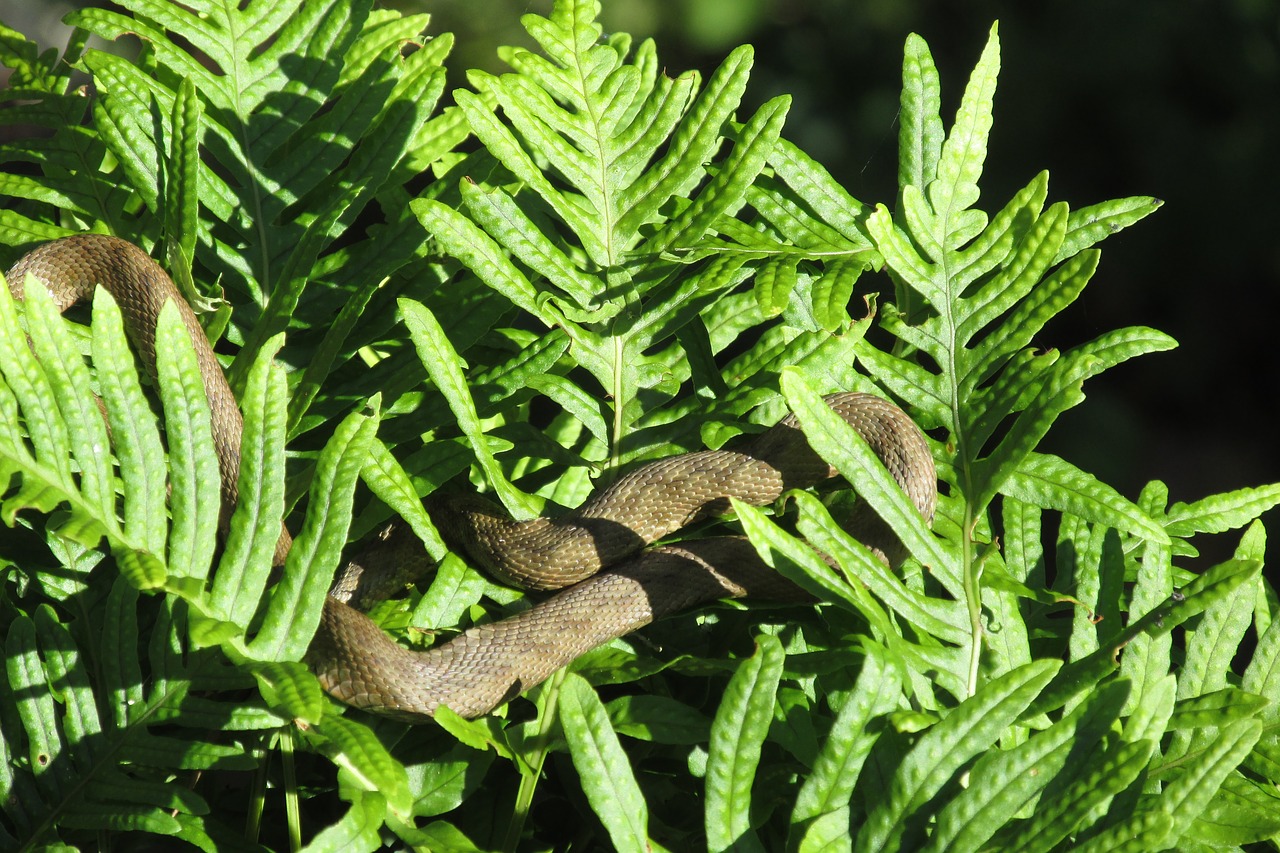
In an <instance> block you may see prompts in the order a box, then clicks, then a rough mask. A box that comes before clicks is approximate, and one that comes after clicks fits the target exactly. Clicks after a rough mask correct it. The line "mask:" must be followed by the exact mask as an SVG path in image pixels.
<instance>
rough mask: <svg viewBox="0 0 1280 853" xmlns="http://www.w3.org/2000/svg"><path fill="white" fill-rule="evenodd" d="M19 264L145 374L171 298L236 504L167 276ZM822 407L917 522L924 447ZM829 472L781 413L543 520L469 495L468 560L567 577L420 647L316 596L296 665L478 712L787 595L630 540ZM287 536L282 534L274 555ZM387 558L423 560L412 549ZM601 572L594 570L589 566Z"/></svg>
mask: <svg viewBox="0 0 1280 853" xmlns="http://www.w3.org/2000/svg"><path fill="white" fill-rule="evenodd" d="M28 273H30V274H32V275H34V276H35V277H36V278H38V279H40V280H41V281H43V282H44V283H45V285H46V286H47V287H48V288H49V289H50V291H51V293H52V294H53V295H54V298H55V301H56V303H57V305H58V306H59V308H60V309H62V310H65V309H66V308H67V307H69V306H70V305H72V304H73V303H75V302H76V301H78V300H80V299H83V298H86V297H88V296H89V295H91V294H92V291H93V288H94V286H95V285H101V286H102V287H104V288H105V289H106V290H108V291H109V292H110V293H111V295H112V296H113V297H114V298H115V300H116V302H117V303H118V304H119V305H120V307H121V310H122V312H123V314H124V317H125V324H126V330H127V331H128V334H129V336H130V338H131V340H132V341H133V343H134V346H135V347H136V348H137V349H138V350H139V352H140V353H141V355H142V357H143V360H144V362H145V363H146V364H147V367H148V369H149V370H154V365H155V327H156V321H157V319H158V317H159V312H160V309H161V307H163V305H164V303H165V302H166V301H169V300H172V301H173V302H174V303H175V304H176V305H177V307H178V309H179V311H180V313H181V315H182V319H183V322H184V324H185V325H186V328H187V330H188V331H189V333H190V335H191V339H192V342H193V344H194V346H195V350H196V357H197V359H198V361H199V364H200V369H201V374H202V377H203V380H204V385H205V391H206V393H207V394H208V397H209V402H210V408H211V410H212V413H213V415H212V416H213V434H214V441H215V443H216V445H217V448H218V459H219V464H220V466H221V473H222V482H223V497H224V501H225V502H226V503H227V504H230V503H231V502H233V501H234V500H235V484H236V479H237V474H238V470H239V453H240V433H241V429H242V419H241V416H240V411H239V409H238V408H237V405H236V402H235V398H234V396H233V395H232V393H231V389H230V388H229V387H228V385H227V382H226V379H225V377H224V376H223V374H222V371H221V369H220V368H219V367H218V363H217V361H216V359H215V358H214V355H213V351H212V349H211V348H210V346H209V343H208V340H207V339H206V337H205V335H204V332H203V330H202V329H201V327H200V325H199V322H198V321H197V319H196V317H195V315H194V313H193V312H192V311H191V309H190V307H189V306H188V305H187V303H186V301H185V300H184V299H183V298H182V297H181V296H180V295H179V293H178V291H177V288H176V287H175V286H174V284H173V282H172V281H171V280H170V278H169V276H168V275H167V274H166V273H165V272H164V271H163V270H162V269H161V268H160V267H159V266H158V265H157V264H156V263H155V262H154V261H153V260H152V259H151V258H150V256H148V255H147V254H146V253H145V252H143V251H142V250H141V249H139V248H138V247H136V246H134V245H133V244H132V243H128V242H126V241H124V240H120V239H117V238H114V237H106V236H101V235H80V236H75V237H66V238H63V239H61V240H56V241H54V242H51V243H47V244H45V245H43V246H40V247H38V248H37V249H35V250H33V251H32V252H30V253H29V254H27V255H26V256H24V257H23V258H22V259H21V260H19V261H18V263H17V264H16V265H15V266H14V267H13V268H12V269H11V270H10V271H9V273H8V274H7V275H6V279H7V280H8V282H9V287H10V288H11V289H12V291H13V293H14V295H15V296H16V297H18V298H21V296H22V293H23V289H22V288H23V280H24V278H25V276H26V275H27V274H28ZM826 400H827V403H828V404H829V405H830V406H831V407H832V408H833V409H834V410H835V411H836V412H838V413H839V414H840V415H841V416H842V417H844V418H845V419H846V420H847V421H849V423H851V424H852V425H853V426H854V427H855V429H857V430H858V432H859V433H861V434H862V436H863V437H864V438H865V439H866V440H867V442H868V443H869V444H870V445H871V447H872V448H873V449H874V450H875V451H876V453H877V454H878V455H879V456H880V458H881V460H882V461H883V462H884V463H885V466H886V467H887V468H888V469H889V471H890V472H891V473H892V474H893V475H894V477H895V478H896V479H897V481H898V483H899V484H900V485H901V486H902V488H903V490H904V491H905V492H906V493H907V495H908V496H909V497H910V498H911V500H912V501H913V502H914V503H915V505H916V507H917V508H918V509H919V510H920V512H921V514H922V515H923V516H924V517H925V518H926V519H927V520H929V521H932V518H933V510H934V504H935V501H936V488H937V482H936V475H935V472H934V466H933V460H932V457H931V455H930V453H929V448H928V445H927V444H926V443H925V441H924V437H923V436H922V435H921V433H920V431H919V429H918V428H917V427H916V426H915V424H914V423H913V422H912V421H911V420H910V418H908V417H907V416H906V414H904V413H903V412H902V411H901V410H900V409H898V408H897V407H896V406H894V405H893V404H891V403H889V402H887V401H885V400H882V399H880V398H878V397H874V396H871V395H867V394H853V393H846V394H834V395H831V396H829V397H827V398H826ZM831 474H832V471H831V470H830V468H829V467H828V466H827V464H826V463H825V462H823V461H822V460H821V459H819V458H818V456H817V454H815V453H814V452H813V451H812V450H810V449H809V447H808V445H807V444H806V443H805V441H804V438H803V435H802V434H801V433H800V431H799V429H798V427H797V425H796V421H795V419H794V417H788V418H785V419H784V420H783V421H781V422H779V423H778V424H777V425H776V426H775V427H773V428H772V429H770V430H768V431H767V432H765V433H763V434H761V435H760V436H758V437H756V439H755V440H754V441H753V442H751V443H750V444H749V445H748V446H747V447H745V448H743V449H740V450H736V451H728V450H718V451H703V452H697V453H687V454H683V455H681V456H673V457H670V458H668V459H662V460H659V461H657V462H653V463H650V464H648V465H646V466H643V467H641V468H638V469H636V470H634V471H632V472H630V473H629V474H627V475H626V476H624V477H622V478H620V479H619V480H617V481H616V482H615V483H613V485H611V486H610V487H608V488H606V489H604V490H602V491H601V492H600V493H599V494H598V495H597V496H596V497H594V498H593V499H592V500H590V501H589V502H588V503H587V504H585V505H584V506H583V507H581V508H579V509H578V510H575V511H574V512H572V513H569V514H567V515H566V516H564V517H562V518H558V519H534V520H533V521H529V522H520V523H517V522H513V521H511V520H510V519H509V518H506V517H505V516H504V515H502V514H501V513H499V512H497V511H495V510H492V509H486V508H485V507H483V506H481V505H479V504H477V505H474V506H473V505H472V503H471V501H469V500H468V501H463V502H460V504H459V505H457V506H454V507H452V508H447V511H445V512H444V513H443V517H441V518H440V519H439V521H440V523H441V524H442V526H444V527H445V528H447V529H449V530H450V531H452V533H453V534H454V536H455V537H456V538H457V539H458V540H460V541H461V542H462V543H463V544H464V546H465V547H466V550H467V551H468V552H469V553H470V554H471V556H472V557H473V559H475V560H476V561H477V562H479V563H481V564H482V565H484V566H485V567H486V568H488V569H489V570H490V571H491V572H492V573H494V574H495V575H497V576H498V577H499V578H500V579H502V580H506V581H510V582H514V583H519V584H520V585H522V586H526V587H532V588H537V589H559V588H561V587H568V589H565V590H564V591H562V592H560V593H559V594H557V595H555V596H553V597H551V598H549V599H547V600H545V601H543V602H542V603H540V604H538V605H537V606H535V607H533V608H532V609H530V610H527V611H525V612H523V613H520V614H518V615H516V616H513V617H511V618H508V619H506V620H503V621H501V622H495V623H491V624H486V625H481V626H479V627H475V628H472V629H470V630H468V631H466V632H464V633H463V634H461V635H459V636H458V637H456V638H455V639H453V640H451V641H450V642H448V643H445V644H443V645H440V646H438V647H436V648H433V649H430V650H429V651H426V652H413V651H409V650H408V649H405V648H402V647H401V646H399V645H397V644H396V643H394V642H393V641H392V640H391V639H390V637H388V636H387V635H386V634H385V633H383V632H382V630H381V629H379V628H378V627H377V625H375V624H374V623H373V622H372V621H371V620H370V619H369V618H368V617H367V616H365V615H364V614H363V613H361V612H360V611H358V610H356V609H354V608H353V607H351V606H349V605H348V604H346V603H345V602H344V601H342V600H339V598H338V597H335V595H337V594H338V593H337V592H335V594H331V595H330V597H329V598H328V599H327V600H326V602H325V607H324V613H323V616H322V619H321V623H320V627H319V629H318V630H317V632H316V636H315V639H314V640H313V641H312V645H311V649H310V651H309V652H308V654H307V662H308V663H309V664H310V666H311V667H312V668H313V670H314V671H315V672H316V675H317V676H318V677H319V679H320V681H321V683H322V684H323V685H324V687H325V689H326V690H328V691H329V692H330V694H332V695H333V696H335V697H336V698H338V699H340V700H342V701H344V702H347V703H349V704H351V705H355V706H358V707H361V708H365V709H367V710H370V711H373V712H376V713H381V714H384V715H388V716H393V717H398V718H401V719H407V720H412V721H418V720H421V719H423V718H426V717H429V716H430V715H432V714H433V713H434V712H435V710H436V708H437V707H439V706H440V705H447V706H448V707H449V708H451V709H452V710H453V711H455V712H457V713H459V714H461V715H463V716H478V715H480V714H484V713H487V712H488V711H490V710H492V709H493V708H494V707H496V706H497V705H499V704H501V703H502V702H504V701H506V700H507V699H510V698H511V697H513V696H515V695H517V694H518V693H520V692H522V691H524V690H527V689H529V688H530V687H533V686H534V685H536V684H538V683H539V682H541V681H542V680H543V679H545V678H546V677H547V676H549V675H550V674H551V673H553V672H555V671H556V670H557V669H559V668H560V667H562V666H564V665H565V664H567V663H568V662H570V661H572V660H573V659H574V658H576V657H578V656H579V655H581V654H583V653H585V652H586V651H589V650H590V649H593V648H595V647H596V646H599V645H600V644H602V643H605V642H607V641H609V640H611V639H613V638H615V637H618V636H621V635H623V634H626V633H628V632H630V631H633V630H635V629H636V628H639V627H641V626H642V625H645V624H648V623H649V622H652V621H653V620H655V619H658V618H660V617H662V616H664V615H666V614H669V613H672V612H675V611H678V610H682V609H685V608H688V607H690V606H693V605H695V604H698V603H700V602H705V601H708V600H711V599H716V598H725V597H738V596H742V595H746V594H752V595H760V596H766V597H783V598H785V597H794V596H795V595H796V590H795V589H794V588H793V587H791V586H790V585H789V584H788V583H787V582H786V581H784V580H782V579H781V578H779V577H778V576H776V575H775V574H773V573H772V572H770V571H769V570H767V569H766V568H765V567H764V566H763V564H762V563H761V562H760V561H759V559H758V558H757V557H756V555H755V551H754V550H753V549H752V548H751V546H750V545H749V544H748V543H747V542H746V541H745V540H743V539H740V538H717V539H703V540H696V541H690V542H685V543H682V544H680V545H669V546H665V547H661V548H657V549H653V550H649V551H643V549H644V548H645V547H646V546H648V545H649V544H650V543H652V542H653V541H655V540H657V539H659V538H661V537H663V536H666V535H667V534H669V533H672V532H674V531H675V530H678V529H679V528H681V527H683V526H684V525H686V524H688V523H690V522H692V521H694V520H695V519H697V518H701V517H704V516H706V515H711V514H715V513H718V512H723V511H724V510H725V509H727V508H728V503H729V498H730V497H737V498H739V499H741V500H743V501H746V502H749V503H754V504H764V503H768V502H771V501H773V500H775V499H776V498H777V497H778V496H779V495H781V494H782V492H783V491H784V490H786V489H789V488H797V487H804V486H808V485H812V484H814V483H815V482H817V481H819V480H821V479H823V478H825V477H829V476H831ZM857 533H858V535H859V537H860V538H862V539H863V541H864V543H865V544H867V545H868V546H869V547H872V548H873V549H875V550H877V551H879V552H880V553H881V554H882V555H883V556H884V557H885V558H886V559H887V560H889V561H891V562H895V561H896V560H897V559H900V558H901V556H902V555H901V553H900V546H899V544H898V543H897V541H896V538H895V537H894V536H893V535H892V533H891V532H890V531H886V530H884V529H883V525H880V524H876V523H874V522H868V523H867V524H865V525H864V526H863V528H861V529H859V530H858V531H857ZM291 542H292V540H291V538H290V536H289V533H288V532H287V531H284V530H282V532H281V536H280V541H279V543H278V545H277V554H276V556H277V559H278V560H282V559H283V557H284V555H285V554H287V553H288V549H289V547H290V545H291ZM406 550H407V549H403V548H402V549H401V552H402V556H401V557H398V558H397V559H408V560H416V561H419V562H421V561H423V560H425V557H424V556H423V555H421V553H420V548H417V549H412V555H404V552H405V551H406ZM606 567H610V568H608V570H607V571H601V570H602V569H604V568H606ZM362 571H363V570H362V569H361V567H360V566H358V565H352V566H349V567H348V569H347V570H346V571H345V572H344V573H343V576H342V577H340V578H339V582H338V583H337V584H335V591H336V590H344V592H343V593H342V594H343V595H345V594H347V593H349V592H350V591H351V589H352V588H353V587H354V586H356V585H357V584H356V582H355V580H353V579H355V578H358V576H359V575H360V573H361V572H362Z"/></svg>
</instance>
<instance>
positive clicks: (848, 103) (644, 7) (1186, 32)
mask: <svg viewBox="0 0 1280 853" xmlns="http://www.w3.org/2000/svg"><path fill="white" fill-rule="evenodd" d="M58 5H59V4H57V3H51V2H50V3H41V2H32V0H0V21H3V22H5V23H6V24H8V25H9V26H11V27H14V28H16V29H21V30H23V31H24V32H28V33H30V32H34V31H35V30H34V25H30V26H29V25H27V24H26V23H25V18H26V16H28V15H33V14H35V15H40V16H43V17H44V19H45V20H46V22H47V21H48V20H50V19H52V20H54V21H56V19H57V18H58V17H59V16H60V14H61V11H65V9H63V10H61V11H59V10H58ZM63 5H69V4H63ZM393 5H396V6H398V7H399V8H401V9H403V10H405V11H430V12H431V13H432V14H433V16H434V17H433V21H432V26H431V31H432V32H437V33H438V32H445V31H449V32H454V33H455V34H456V35H457V37H458V45H457V47H456V48H455V52H454V54H453V57H452V59H451V60H450V67H451V68H452V69H453V72H452V73H453V78H452V81H451V82H452V85H454V86H458V85H465V75H464V73H463V70H464V69H466V68H468V67H482V68H485V69H486V70H490V71H500V70H501V69H502V65H501V63H500V62H499V61H498V60H497V59H496V57H495V56H494V53H493V47H494V46H495V45H497V44H529V41H528V39H527V36H526V35H525V34H524V32H523V31H522V30H521V29H520V26H519V15H520V14H523V13H524V12H529V11H532V12H537V13H539V14H545V13H546V12H547V11H548V10H549V8H550V5H551V4H550V2H528V0H524V2H513V1H512V0H397V2H395V3H394V4H393ZM604 10H605V11H604V21H605V24H606V26H607V27H608V28H610V29H613V30H623V31H627V32H631V33H632V34H633V35H635V36H637V37H645V36H654V37H655V38H656V40H657V43H658V47H659V55H660V57H661V58H662V60H663V62H664V64H665V66H666V67H667V69H669V71H670V72H671V73H673V74H674V73H677V72H679V71H682V70H684V69H687V68H698V69H701V70H703V71H704V72H709V71H711V70H712V69H713V68H714V67H715V66H716V65H717V64H718V63H719V62H720V60H721V59H722V58H723V56H724V55H725V53H727V52H728V51H729V50H730V49H731V48H732V47H734V46H736V45H737V44H740V43H743V42H749V43H751V44H753V45H754V46H755V48H756V65H755V69H754V72H753V74H752V80H751V84H750V87H749V89H748V99H749V101H750V103H749V104H748V107H751V108H753V107H754V106H755V105H757V104H759V103H761V102H763V101H765V100H767V99H768V98H770V97H773V96H774V95H777V94H782V93H789V94H791V95H792V96H793V98H794V102H793V106H792V109H791V113H790V118H789V119H788V123H787V129H786V131H785V134H786V135H787V136H788V138H790V139H792V140H793V141H795V142H796V143H797V144H799V145H800V146H801V147H802V148H804V149H805V150H806V151H808V152H809V153H810V154H811V155H813V156H814V157H816V158H817V159H818V160H819V161H820V162H822V163H823V164H825V165H826V166H827V167H828V168H829V169H830V170H831V172H832V173H833V175H834V176H835V177H836V179H837V180H839V181H840V182H841V183H843V184H844V185H845V186H846V187H847V188H848V189H849V190H850V192H851V193H852V194H853V195H854V196H855V197H857V198H860V199H862V200H864V201H884V202H891V201H892V199H893V197H894V195H895V186H894V182H895V176H896V172H897V165H896V145H897V132H898V128H897V124H896V121H895V115H896V112H897V98H898V90H899V87H900V80H901V59H902V47H903V42H904V40H905V38H906V36H907V34H908V33H910V32H916V33H919V34H920V35H922V36H923V37H924V38H925V39H926V40H927V41H928V43H929V45H930V47H931V49H932V52H933V55H934V58H935V60H936V62H937V64H938V67H939V71H940V74H941V79H942V86H943V93H942V94H943V102H944V121H945V122H946V123H947V124H949V123H950V116H951V114H952V113H953V112H954V109H955V106H956V104H957V103H958V100H959V97H960V93H961V91H962V90H963V87H964V85H965V82H966V80H967V77H968V73H969V70H970V69H971V68H972V66H973V63H974V62H976V60H977V58H978V55H979V53H980V51H981V49H982V46H983V44H984V42H985V40H986V37H987V31H988V29H989V28H990V26H991V24H992V23H993V21H995V20H997V19H998V20H999V33H1000V41H1001V53H1002V71H1001V76H1000V83H999V88H998V90H997V94H996V107H995V127H994V129H993V133H992V138H991V147H990V153H989V156H988V161H987V169H986V172H985V174H984V176H983V181H982V183H983V186H984V196H983V199H982V200H981V202H980V206H982V207H984V208H985V209H987V210H989V211H994V210H996V209H998V208H999V207H1000V206H1002V205H1003V204H1004V202H1005V201H1006V200H1007V199H1008V197H1009V196H1010V195H1011V194H1012V193H1013V192H1015V191H1016V190H1017V189H1019V188H1020V187H1022V186H1023V185H1025V184H1026V183H1027V181H1029V180H1030V179H1031V178H1032V177H1033V176H1034V175H1035V174H1036V173H1037V172H1038V171H1040V170H1041V169H1048V170H1049V174H1050V183H1049V194H1050V195H1049V199H1050V201H1051V202H1052V201H1058V200H1063V201H1066V202H1067V203H1068V204H1070V205H1071V206H1072V207H1082V206H1085V205H1088V204H1092V203H1095V202H1098V201H1103V200H1106V199H1111V198H1120V197H1123V196H1128V195H1153V196H1156V197H1158V198H1161V199H1163V200H1164V201H1165V206H1164V207H1163V208H1162V209H1161V210H1159V211H1157V212H1156V213H1155V214H1154V215H1153V216H1151V217H1149V218H1148V219H1146V220H1144V221H1143V222H1141V223H1139V224H1138V225H1136V226H1133V227H1132V228H1130V229H1129V230H1126V231H1124V232H1122V233H1120V234H1119V235H1116V236H1114V237H1111V238H1109V239H1108V240H1106V241H1105V242H1104V243H1103V244H1102V248H1103V258H1102V265H1101V268H1100V269H1099V271H1098V273H1097V274H1096V276H1095V277H1094V279H1093V281H1092V283H1091V284H1090V286H1089V287H1088V288H1087V289H1086V291H1085V293H1084V295H1083V296H1082V297H1081V298H1080V300H1079V301H1078V302H1077V303H1076V304H1075V305H1073V306H1072V307H1071V308H1070V309H1068V311H1067V312H1066V315H1065V316H1064V317H1062V318H1060V319H1059V320H1057V321H1055V322H1054V323H1053V324H1052V325H1050V326H1049V327H1048V328H1047V329H1046V330H1045V332H1044V334H1043V335H1042V336H1041V339H1040V340H1039V341H1038V344H1039V345H1041V346H1045V347H1050V346H1052V347H1060V348H1066V347H1070V346H1073V345H1075V344H1079V343H1082V342H1084V341H1087V340H1089V339H1091V338H1093V337H1095V336H1097V335H1099V334H1101V333H1103V332H1106V331H1109V330H1111V329H1114V328H1118V327H1121V326H1129V325H1147V326H1153V327H1155V328H1157V329H1160V330H1162V331H1164V332H1167V333H1168V334H1170V335H1172V336H1173V337H1174V338H1176V339H1177V340H1178V341H1179V342H1180V344H1181V346H1180V347H1179V348H1178V349H1177V350H1175V351H1174V352H1172V353H1161V354H1153V355H1150V356H1146V357H1144V358H1141V359H1138V360H1136V361H1132V362H1128V363H1126V364H1124V365H1122V366H1120V367H1117V368H1115V369H1114V370H1112V371H1110V372H1108V373H1106V374H1103V375H1102V376H1101V377H1098V378H1095V379H1093V380H1091V381H1090V382H1089V383H1088V384H1087V385H1086V386H1085V390H1086V393H1087V394H1088V395H1089V400H1088V401H1087V402H1086V403H1085V404H1083V405H1082V406H1080V407H1079V408H1077V409H1075V410H1072V411H1071V412H1069V413H1068V414H1067V415H1065V416H1064V417H1063V418H1062V419H1061V420H1060V421H1059V422H1058V424H1057V425H1056V426H1055V428H1054V430H1053V432H1051V433H1050V436H1049V439H1048V441H1047V443H1046V445H1045V448H1044V449H1046V450H1050V451H1053V452H1057V453H1060V454H1062V455H1064V456H1066V457H1067V458H1069V459H1070V460H1072V461H1073V462H1075V463H1076V464H1078V465H1080V466H1081V467H1082V468H1084V469H1086V470H1088V471H1091V472H1092V473H1094V474H1096V475H1097V476H1099V477H1100V478H1101V479H1103V480H1104V481H1106V482H1108V483H1111V484H1113V485H1115V486H1116V487H1117V488H1118V489H1119V490H1120V491H1121V492H1122V493H1123V494H1125V495H1126V496H1128V497H1131V498H1136V496H1137V493H1138V491H1139V490H1140V489H1141V487H1142V485H1143V484H1144V483H1145V482H1146V481H1148V480H1150V479H1161V480H1164V481H1165V482H1166V483H1168V485H1169V487H1170V490H1171V498H1172V499H1173V500H1186V501H1189V500H1195V499H1197V498H1200V497H1203V496H1205V495H1208V494H1211V493H1215V492H1219V491H1225V490H1229V489H1234V488H1238V487H1241V486H1247V485H1259V484H1262V483H1266V482H1270V481H1274V480H1276V479H1277V478H1278V477H1280V471H1278V470H1277V468H1280V466H1278V465H1277V463H1276V454H1275V451H1274V450H1273V449H1272V438H1271V434H1272V429H1271V425H1272V420H1273V417H1272V411H1273V407H1274V404H1273V399H1272V398H1273V395H1274V389H1275V388H1276V387H1277V385H1280V383H1277V381H1276V379H1275V377H1274V376H1273V375H1272V374H1273V372H1274V370H1275V368H1276V367H1277V363H1278V361H1280V359H1277V357H1276V356H1275V354H1274V343H1275V340H1276V338H1277V337H1280V335H1278V334H1277V332H1275V331H1273V330H1272V327H1273V316H1272V315H1273V305H1274V298H1273V294H1274V292H1275V288H1276V284H1277V281H1280V249H1277V246H1276V242H1275V239H1274V232H1275V221H1276V219H1277V217H1276V214H1275V213H1274V212H1273V210H1274V207H1275V204H1276V199H1277V196H1278V193H1277V190H1278V189H1280V187H1278V186H1277V183H1278V182H1277V172H1276V170H1275V168H1273V165H1272V162H1271V161H1272V154H1273V152H1275V151H1277V150H1280V145H1277V143H1280V109H1278V108H1280V98H1277V94H1278V93H1277V77H1278V75H1280V49H1278V48H1280V4H1277V3H1276V2H1274V0H1271V2H1268V0H1220V2H1215V3H1209V2H1184V3H1170V2H1168V0H1164V2H1160V0H1128V2H1114V0H1111V2H1103V0H1085V2H1072V3H1066V2H1045V3H1012V2H982V0H979V1H978V2H967V3H963V4H962V3H954V2H950V3H948V2H941V0H939V1H938V2H924V1H923V0H920V1H919V2H916V1H914V0H868V2H839V0H605V2H604ZM40 38H41V39H42V41H44V43H45V44H60V42H61V40H62V39H63V38H65V36H63V35H60V34H59V33H58V32H57V31H56V30H46V31H44V32H43V33H42V35H41V36H40Z"/></svg>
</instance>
